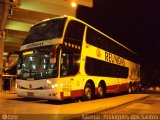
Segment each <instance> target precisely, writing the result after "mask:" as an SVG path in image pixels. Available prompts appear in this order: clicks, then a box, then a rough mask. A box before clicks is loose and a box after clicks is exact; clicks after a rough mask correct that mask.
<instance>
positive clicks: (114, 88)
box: [60, 83, 129, 99]
mask: <svg viewBox="0 0 160 120" xmlns="http://www.w3.org/2000/svg"><path fill="white" fill-rule="evenodd" d="M106 87H107V90H106V92H107V93H117V92H121V91H127V90H128V88H129V83H124V84H121V85H120V84H117V85H110V86H106ZM97 89H98V88H96V91H95V93H96V94H97ZM83 93H84V90H83V89H81V90H72V91H71V95H70V96H64V93H63V92H60V97H61V99H65V98H74V97H80V96H83Z"/></svg>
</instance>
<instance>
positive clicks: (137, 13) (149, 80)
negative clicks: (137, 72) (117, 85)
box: [77, 0, 160, 85]
mask: <svg viewBox="0 0 160 120" xmlns="http://www.w3.org/2000/svg"><path fill="white" fill-rule="evenodd" d="M93 1H94V5H93V8H87V7H84V6H79V7H78V10H77V17H78V18H79V19H81V20H83V21H85V22H87V23H89V24H90V25H92V26H94V27H95V28H97V29H99V30H100V31H102V32H104V33H105V34H107V35H109V36H111V37H112V38H114V39H115V40H117V41H119V42H120V43H122V44H124V45H126V46H127V47H129V48H130V49H132V50H133V51H135V52H136V53H138V55H139V60H140V64H141V76H142V80H143V82H144V83H145V84H149V85H160V53H159V52H160V33H159V32H160V0H93Z"/></svg>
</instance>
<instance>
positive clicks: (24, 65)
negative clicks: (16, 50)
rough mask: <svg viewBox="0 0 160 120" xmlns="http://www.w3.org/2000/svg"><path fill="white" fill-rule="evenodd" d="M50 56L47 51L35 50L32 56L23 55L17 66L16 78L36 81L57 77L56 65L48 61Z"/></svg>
mask: <svg viewBox="0 0 160 120" xmlns="http://www.w3.org/2000/svg"><path fill="white" fill-rule="evenodd" d="M50 54H51V52H50V51H48V50H47V49H46V50H44V49H43V50H42V49H36V50H34V53H33V54H29V55H23V57H22V58H21V59H20V60H19V63H18V65H17V68H18V78H20V79H24V80H26V79H34V80H38V79H46V78H53V77H57V74H58V72H57V63H52V62H51V61H50Z"/></svg>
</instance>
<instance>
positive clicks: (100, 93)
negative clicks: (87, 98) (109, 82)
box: [97, 84, 106, 98]
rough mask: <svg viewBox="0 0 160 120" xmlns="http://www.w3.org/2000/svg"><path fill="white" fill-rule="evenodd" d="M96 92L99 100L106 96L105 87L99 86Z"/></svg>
mask: <svg viewBox="0 0 160 120" xmlns="http://www.w3.org/2000/svg"><path fill="white" fill-rule="evenodd" d="M97 92H98V97H100V98H102V97H104V96H105V94H106V88H105V86H104V85H103V84H99V85H98V90H97Z"/></svg>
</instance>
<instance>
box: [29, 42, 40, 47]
mask: <svg viewBox="0 0 160 120" xmlns="http://www.w3.org/2000/svg"><path fill="white" fill-rule="evenodd" d="M38 46H43V42H38V43H31V44H29V45H27V48H34V47H38Z"/></svg>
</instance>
